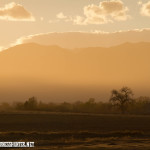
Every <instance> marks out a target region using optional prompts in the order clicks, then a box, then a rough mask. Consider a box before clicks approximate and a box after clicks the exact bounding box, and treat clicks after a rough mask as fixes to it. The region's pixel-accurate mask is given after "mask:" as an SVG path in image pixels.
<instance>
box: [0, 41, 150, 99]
mask: <svg viewBox="0 0 150 150" xmlns="http://www.w3.org/2000/svg"><path fill="white" fill-rule="evenodd" d="M149 58H150V43H144V42H141V43H134V44H132V43H125V44H122V45H119V46H115V47H111V48H99V47H97V48H95V47H94V48H92V47H89V48H82V49H74V50H68V49H63V48H60V47H58V46H43V45H38V44H35V43H29V44H22V45H18V46H14V47H11V48H9V49H7V50H4V51H2V52H0V72H1V73H0V101H5V100H11V101H16V100H25V99H26V98H28V97H30V96H33V95H34V96H37V97H38V98H39V99H41V100H49V101H53V100H55V101H69V100H70V101H72V100H73V101H75V100H87V99H88V98H90V97H95V98H98V99H101V98H102V99H101V100H103V98H104V100H105V99H106V98H107V97H109V95H108V94H109V92H110V90H111V89H112V88H116V87H120V86H123V85H127V86H130V87H131V88H134V89H135V91H136V93H137V95H138V94H142V93H143V94H147V93H148V92H147V90H148V89H149V87H150V85H149V84H150V78H149V77H150V67H149V62H150V61H149ZM106 95H107V96H106ZM105 96H106V97H105Z"/></svg>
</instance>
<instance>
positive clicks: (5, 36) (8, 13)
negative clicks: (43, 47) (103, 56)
mask: <svg viewBox="0 0 150 150" xmlns="http://www.w3.org/2000/svg"><path fill="white" fill-rule="evenodd" d="M149 26H150V1H149V0H142V1H140V0H107V1H106V0H13V1H12V0H1V1H0V34H1V35H0V48H3V47H9V46H10V45H11V44H12V43H15V42H16V40H17V39H20V38H21V39H22V37H25V38H24V39H26V37H31V36H32V38H34V35H36V36H37V35H41V34H42V36H43V35H47V34H48V33H54V32H57V33H59V32H61V33H64V32H79V31H80V32H82V33H84V32H86V33H92V34H93V33H95V36H97V34H99V35H100V36H103V33H107V35H109V33H111V35H112V33H114V32H115V33H116V32H117V34H123V33H125V34H127V36H122V35H121V36H120V35H119V36H118V38H121V41H122V42H127V41H125V40H124V37H126V39H128V37H130V35H131V32H133V31H135V29H136V31H143V30H144V34H143V33H142V32H138V33H139V34H138V37H141V39H138V40H133V39H131V42H138V41H145V40H146V39H150V33H149V30H148V29H149ZM145 29H146V30H145ZM122 31H123V33H122ZM146 31H147V33H146ZM128 33H130V34H129V35H128ZM141 33H142V34H141ZM140 34H141V35H140ZM111 35H109V37H111V38H112V36H111ZM113 35H114V34H113ZM134 35H135V36H134V37H135V39H136V34H134ZM72 36H73V35H72ZM134 37H133V38H134ZM144 37H146V38H144ZM111 38H110V39H109V41H111ZM41 40H43V39H41ZM44 40H45V39H44ZM18 41H19V40H18ZM20 41H23V40H20ZM33 41H34V40H33ZM47 41H48V39H47ZM89 41H90V40H89ZM146 41H147V40H146ZM29 42H32V40H30V41H29ZM48 42H49V41H48ZM48 42H47V43H48ZM122 42H120V43H122ZM128 42H130V41H128ZM120 43H119V42H116V44H120ZM52 44H57V43H56V42H54V43H52ZM58 44H59V43H58ZM93 44H94V43H93ZM105 45H106V43H102V44H101V45H96V46H105ZM60 46H62V45H60ZM90 46H92V43H91V44H90ZM93 46H94V45H93ZM108 46H111V44H109V43H108ZM68 48H70V47H68Z"/></svg>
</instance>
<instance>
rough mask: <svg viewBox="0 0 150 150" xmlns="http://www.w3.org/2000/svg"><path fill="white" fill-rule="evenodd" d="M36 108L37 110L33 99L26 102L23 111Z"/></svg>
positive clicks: (35, 100) (35, 101)
mask: <svg viewBox="0 0 150 150" xmlns="http://www.w3.org/2000/svg"><path fill="white" fill-rule="evenodd" d="M36 108H37V99H36V98H35V97H31V98H29V100H27V101H26V102H25V103H24V109H26V110H35V109H36Z"/></svg>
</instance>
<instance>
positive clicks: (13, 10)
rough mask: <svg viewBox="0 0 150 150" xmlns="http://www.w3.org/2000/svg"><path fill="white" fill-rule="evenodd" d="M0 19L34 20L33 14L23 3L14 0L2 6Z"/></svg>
mask: <svg viewBox="0 0 150 150" xmlns="http://www.w3.org/2000/svg"><path fill="white" fill-rule="evenodd" d="M0 19H2V20H9V21H34V20H35V18H34V17H33V15H32V14H31V13H30V12H28V11H27V10H26V9H25V8H24V7H23V6H22V5H20V4H16V3H14V2H12V3H9V4H6V5H5V6H4V7H3V8H0Z"/></svg>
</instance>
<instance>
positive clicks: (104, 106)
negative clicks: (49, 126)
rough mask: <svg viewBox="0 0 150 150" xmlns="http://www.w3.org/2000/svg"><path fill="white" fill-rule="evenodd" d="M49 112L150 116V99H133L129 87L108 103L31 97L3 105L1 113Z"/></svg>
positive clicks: (119, 91) (115, 93)
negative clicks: (42, 99)
mask: <svg viewBox="0 0 150 150" xmlns="http://www.w3.org/2000/svg"><path fill="white" fill-rule="evenodd" d="M7 110H10V111H12V110H15V111H47V112H68V113H95V114H120V113H122V114H150V97H139V98H133V92H132V90H131V89H130V88H128V87H123V88H121V89H120V90H112V91H111V96H110V99H109V101H108V102H102V101H100V102H97V101H96V100H95V99H94V98H90V99H89V100H88V101H86V102H82V101H76V102H74V103H69V102H63V103H53V102H49V103H44V102H42V101H38V100H37V98H36V97H31V98H29V99H28V100H26V101H25V102H16V103H13V104H9V103H1V105H0V111H7Z"/></svg>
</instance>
